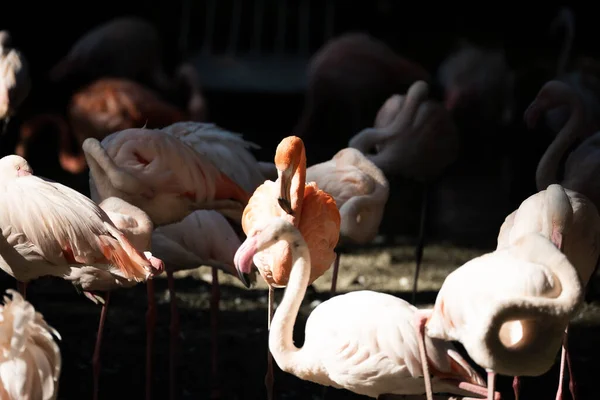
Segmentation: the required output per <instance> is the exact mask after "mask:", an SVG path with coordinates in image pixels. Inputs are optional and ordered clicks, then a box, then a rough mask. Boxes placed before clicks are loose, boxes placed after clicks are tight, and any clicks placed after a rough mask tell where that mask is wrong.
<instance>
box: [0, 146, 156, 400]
mask: <svg viewBox="0 0 600 400" xmlns="http://www.w3.org/2000/svg"><path fill="white" fill-rule="evenodd" d="M0 182H1V184H0V192H1V195H0V226H2V227H3V228H2V238H0V256H1V258H0V268H1V269H2V270H4V271H5V272H6V273H8V274H9V275H11V276H12V277H14V278H15V279H16V280H17V281H18V282H19V283H20V290H21V292H22V294H23V295H25V287H26V284H27V282H29V281H31V280H33V279H36V278H38V277H41V276H46V275H52V276H57V277H60V278H63V279H65V280H68V281H71V282H72V283H73V284H74V285H75V286H76V287H81V288H82V289H83V290H84V293H85V294H86V296H87V297H88V298H90V299H91V300H92V301H94V302H96V303H97V302H98V301H99V302H101V303H103V305H102V313H101V315H100V324H99V327H98V337H97V340H96V348H95V350H94V357H93V369H94V399H96V398H97V396H98V383H99V377H100V346H101V343H102V332H103V329H104V322H105V320H106V311H107V307H108V302H109V298H110V290H112V289H116V288H119V287H131V286H133V285H135V284H136V283H138V282H142V281H147V280H148V279H151V278H152V276H154V275H156V274H158V273H161V272H162V270H163V269H164V266H163V264H162V261H161V260H159V259H157V258H155V257H153V256H152V254H151V253H149V252H147V253H144V254H142V253H141V252H139V251H138V250H136V249H135V248H134V247H133V245H132V244H131V243H130V242H129V240H127V238H126V237H125V235H124V234H123V233H122V232H121V231H119V229H117V228H116V227H115V225H114V224H113V222H112V221H111V220H110V218H109V217H108V215H106V213H105V212H104V211H103V210H102V209H101V208H100V207H99V206H98V205H97V204H96V203H94V202H93V201H92V200H90V199H89V198H87V197H85V196H84V195H82V194H81V193H79V192H77V191H75V190H73V189H70V188H68V187H66V186H64V185H61V184H59V183H55V182H51V181H47V180H44V179H42V178H39V177H37V176H34V175H33V171H32V169H31V167H30V166H29V164H28V163H27V161H26V160H25V159H24V158H22V157H19V156H17V155H9V156H6V157H3V158H2V159H0ZM94 291H105V292H106V296H105V298H104V299H102V297H101V296H100V295H98V294H95V293H93V292H94Z"/></svg>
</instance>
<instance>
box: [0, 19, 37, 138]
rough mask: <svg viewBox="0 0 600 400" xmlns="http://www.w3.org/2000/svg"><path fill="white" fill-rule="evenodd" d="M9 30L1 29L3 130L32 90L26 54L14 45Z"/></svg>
mask: <svg viewBox="0 0 600 400" xmlns="http://www.w3.org/2000/svg"><path fill="white" fill-rule="evenodd" d="M11 42H12V38H11V35H10V33H9V32H8V31H6V30H4V31H0V119H1V120H4V127H3V132H4V131H5V130H6V127H7V125H8V121H9V120H10V117H12V116H13V115H14V114H15V113H16V112H17V109H18V108H19V107H20V106H21V104H22V103H23V101H25V99H26V98H27V96H28V95H29V91H30V90H31V79H30V77H29V65H28V63H27V60H26V59H25V56H24V55H23V54H22V53H21V52H20V51H19V50H17V49H15V48H14V47H13V46H12V43H11Z"/></svg>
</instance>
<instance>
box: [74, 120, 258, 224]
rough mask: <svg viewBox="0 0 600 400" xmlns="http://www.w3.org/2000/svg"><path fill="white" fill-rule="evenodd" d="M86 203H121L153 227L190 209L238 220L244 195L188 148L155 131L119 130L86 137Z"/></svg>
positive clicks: (181, 215) (174, 138) (180, 217)
mask: <svg viewBox="0 0 600 400" xmlns="http://www.w3.org/2000/svg"><path fill="white" fill-rule="evenodd" d="M82 148H83V151H84V153H85V157H86V160H87V163H88V165H89V167H90V192H91V196H92V199H94V200H95V201H100V200H102V199H105V198H107V197H110V196H115V197H119V198H122V199H123V200H125V201H127V202H128V203H131V204H133V205H135V206H136V207H139V208H141V209H142V210H144V212H146V213H147V214H148V215H149V216H150V219H151V220H152V222H153V223H154V225H155V226H160V225H166V224H170V223H174V222H178V221H180V220H181V219H183V218H184V217H185V216H187V215H188V214H189V213H190V212H191V211H194V210H196V209H216V210H218V211H221V212H223V213H224V214H226V215H227V216H230V217H231V218H232V219H234V220H239V219H240V218H241V214H242V208H243V207H244V206H245V205H246V203H247V201H248V198H249V195H248V193H246V192H245V191H244V190H243V189H242V188H241V187H240V186H239V185H237V184H236V183H235V182H233V181H232V180H231V179H230V178H229V177H228V176H227V175H226V174H224V173H223V172H221V171H219V170H218V169H217V168H216V167H215V166H214V164H212V163H211V162H210V161H208V160H205V159H203V158H202V157H201V156H200V154H199V153H197V152H196V151H194V149H193V148H191V147H190V146H188V145H186V144H185V143H184V142H182V141H181V140H179V139H177V138H176V137H173V136H171V135H169V134H167V133H164V132H161V131H160V130H150V129H125V130H123V131H119V132H115V133H113V134H111V135H109V136H107V137H106V138H104V139H103V140H102V143H100V142H99V141H98V140H97V139H94V138H88V139H86V140H85V141H84V142H83V146H82Z"/></svg>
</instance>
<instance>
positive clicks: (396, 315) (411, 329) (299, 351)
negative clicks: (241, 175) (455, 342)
mask: <svg viewBox="0 0 600 400" xmlns="http://www.w3.org/2000/svg"><path fill="white" fill-rule="evenodd" d="M265 222H266V223H265V224H264V225H263V226H264V228H263V229H262V230H261V231H260V232H259V233H257V234H256V235H253V236H250V237H248V238H247V239H246V241H244V243H243V244H242V246H241V247H240V249H239V250H238V252H237V253H236V257H235V265H236V268H237V269H238V271H239V273H240V276H241V277H242V278H243V277H244V276H245V275H247V274H248V273H250V272H251V270H252V260H253V259H256V257H257V256H259V255H260V253H261V252H263V251H268V250H271V249H273V248H274V247H275V246H278V244H279V243H281V242H282V241H283V242H284V243H286V245H287V246H286V248H285V250H286V251H289V252H290V256H291V262H292V267H291V271H290V275H289V280H288V283H287V288H286V290H285V293H284V296H283V299H282V301H281V304H280V305H279V306H278V307H277V310H276V311H275V316H274V317H273V321H272V324H271V329H270V332H269V348H270V349H271V352H272V353H273V357H274V358H275V361H276V362H277V365H279V367H280V368H281V369H282V370H283V371H285V372H288V373H290V374H293V375H295V376H297V377H298V378H300V379H304V380H307V381H311V382H315V383H318V384H320V385H325V386H332V387H335V388H343V389H347V390H350V391H352V392H354V393H357V394H360V395H365V396H369V397H372V398H380V399H383V398H384V396H385V395H393V394H405V395H422V394H423V393H424V392H425V385H424V380H423V372H422V368H421V365H420V363H421V356H420V354H419V350H418V347H417V342H418V338H417V336H418V335H417V331H416V329H415V326H414V322H413V321H414V316H415V312H416V311H417V309H416V308H415V307H414V306H412V305H410V304H409V303H407V302H406V301H404V300H402V299H399V298H397V297H394V296H391V295H388V294H383V293H377V292H372V291H366V290H365V291H359V292H353V293H348V294H344V295H340V296H336V297H334V298H332V299H329V300H327V301H325V302H323V303H321V304H319V305H318V306H317V307H316V308H315V309H314V310H313V312H312V313H311V314H310V316H309V318H308V320H307V321H306V328H305V329H306V333H305V339H304V345H303V346H302V347H301V348H297V347H296V346H295V345H294V339H293V337H292V333H293V330H294V323H295V321H296V318H297V315H298V311H299V309H300V305H301V303H302V299H303V298H304V295H305V293H306V288H307V286H308V284H309V282H310V279H311V275H312V273H313V272H312V271H313V268H312V266H311V264H312V262H311V260H312V259H313V257H312V254H310V248H309V244H308V243H307V241H306V240H305V239H304V235H302V234H301V232H300V231H299V230H298V229H297V228H296V227H294V226H293V225H292V224H291V223H289V222H287V221H286V220H285V219H283V218H279V217H274V218H271V219H269V220H268V221H265ZM273 267H274V265H273ZM426 345H427V349H428V358H427V360H428V361H429V362H430V363H431V365H432V367H434V368H432V370H433V374H434V380H433V387H434V390H435V391H436V392H445V393H454V394H460V395H464V396H469V395H480V396H484V395H485V393H486V388H485V386H484V385H485V383H484V381H483V379H482V378H481V377H480V376H479V375H478V373H477V372H476V371H475V370H474V369H473V368H472V367H471V366H470V365H469V363H468V362H467V361H466V360H464V359H463V358H462V357H461V356H460V355H459V353H458V352H457V351H456V350H455V349H454V346H452V344H451V343H449V342H445V341H442V340H436V339H429V338H428V339H427V344H426ZM498 398H499V396H498Z"/></svg>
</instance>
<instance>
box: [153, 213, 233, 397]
mask: <svg viewBox="0 0 600 400" xmlns="http://www.w3.org/2000/svg"><path fill="white" fill-rule="evenodd" d="M240 244H241V242H240V239H239V238H238V236H237V234H236V233H235V231H234V230H233V228H232V227H231V225H230V224H229V222H228V221H227V220H226V219H225V217H223V215H221V214H219V213H218V212H216V211H212V210H198V211H194V212H193V213H191V214H189V215H188V216H187V217H185V218H184V219H182V220H181V221H180V222H176V223H174V224H170V225H163V226H160V227H158V228H156V229H155V230H154V232H153V233H152V251H153V253H154V254H156V255H157V256H158V257H160V258H161V260H163V262H164V263H165V268H166V271H167V278H168V280H169V298H170V302H171V344H170V346H171V350H170V352H171V354H170V378H169V379H170V381H171V386H170V398H172V399H174V398H177V395H176V392H175V384H174V383H175V357H176V354H177V339H178V338H179V312H178V310H177V295H176V293H175V280H174V279H173V273H174V272H176V271H180V270H186V269H194V268H198V267H200V266H203V265H207V266H210V267H212V279H213V280H212V287H211V289H212V293H211V302H210V316H211V317H210V318H211V324H210V325H211V327H210V329H211V350H212V351H211V357H212V364H211V365H212V371H211V372H212V376H211V380H212V382H213V384H214V385H215V386H217V385H218V355H217V354H218V352H217V350H218V346H217V345H218V335H217V333H218V332H217V327H218V311H219V300H220V291H219V280H218V269H221V270H222V271H224V272H226V273H228V274H231V275H233V276H237V272H236V270H235V267H234V265H233V258H234V255H235V252H236V251H237V249H238V248H239V247H240ZM217 390H218V389H217V388H215V391H217Z"/></svg>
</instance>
